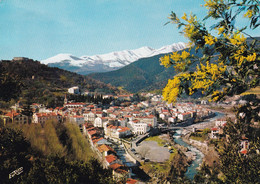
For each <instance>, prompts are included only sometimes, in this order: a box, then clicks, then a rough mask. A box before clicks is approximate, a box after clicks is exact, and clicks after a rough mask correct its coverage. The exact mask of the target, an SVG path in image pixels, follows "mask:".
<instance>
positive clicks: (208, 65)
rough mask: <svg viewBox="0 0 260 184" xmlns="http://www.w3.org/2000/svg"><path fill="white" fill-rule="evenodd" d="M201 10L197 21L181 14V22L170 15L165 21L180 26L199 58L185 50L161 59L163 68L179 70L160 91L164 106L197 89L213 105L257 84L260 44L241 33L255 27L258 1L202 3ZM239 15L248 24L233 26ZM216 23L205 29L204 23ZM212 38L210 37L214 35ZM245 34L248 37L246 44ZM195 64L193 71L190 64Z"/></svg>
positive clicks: (210, 1) (222, 0) (257, 21)
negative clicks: (205, 12) (202, 13)
mask: <svg viewBox="0 0 260 184" xmlns="http://www.w3.org/2000/svg"><path fill="white" fill-rule="evenodd" d="M205 2H206V4H205V5H204V7H206V8H207V9H208V15H207V16H206V17H205V18H204V19H203V20H202V21H200V20H198V18H197V17H196V16H195V15H193V14H190V15H189V16H187V15H186V14H184V15H183V16H182V18H181V19H182V20H180V19H179V18H178V17H177V15H176V14H175V13H174V12H172V13H171V15H170V17H169V18H170V22H171V23H175V24H177V27H178V28H183V30H182V34H184V36H185V37H186V38H188V39H189V41H190V42H189V44H190V46H193V47H195V48H196V50H197V51H198V50H201V52H202V53H203V56H202V57H196V56H194V55H190V53H189V52H186V51H183V52H181V53H179V52H173V53H172V54H169V55H165V56H163V57H161V58H160V62H161V64H162V65H164V66H165V67H170V66H172V65H173V67H174V68H175V69H176V70H177V71H179V72H181V73H179V74H178V75H176V76H175V77H174V78H173V79H170V80H169V81H168V84H167V85H166V87H165V88H164V90H163V97H164V99H165V100H166V101H168V102H175V101H176V98H177V96H179V95H180V94H181V93H183V92H186V93H187V94H188V95H191V94H193V93H194V92H196V91H198V90H200V91H202V93H204V94H205V95H207V96H209V95H211V99H212V100H214V101H218V100H220V99H222V98H224V97H225V96H227V95H228V96H232V95H235V94H241V93H243V92H245V91H246V90H248V89H250V88H254V87H256V86H259V76H258V75H259V63H260V62H259V41H258V40H257V39H255V38H252V37H251V36H250V35H248V34H247V33H246V32H245V31H246V30H248V29H256V28H257V27H258V26H259V24H260V22H259V18H260V16H259V5H260V3H259V1H258V0H241V1H236V0H206V1H205ZM242 13H245V14H244V17H245V18H246V19H248V20H249V22H250V25H249V26H246V27H242V28H240V27H238V25H237V24H236V22H235V20H236V19H237V18H238V16H239V15H240V14H242ZM212 20H214V22H216V24H213V25H212V26H211V27H210V28H211V29H210V30H208V29H207V27H206V26H205V23H208V21H212ZM214 35H215V36H214ZM245 36H249V38H250V42H247V39H246V37H245ZM194 64H198V65H197V68H196V69H195V71H188V69H189V66H191V65H194Z"/></svg>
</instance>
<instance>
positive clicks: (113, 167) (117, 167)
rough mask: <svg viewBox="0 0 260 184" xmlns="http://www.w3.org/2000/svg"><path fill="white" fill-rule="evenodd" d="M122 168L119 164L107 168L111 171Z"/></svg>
mask: <svg viewBox="0 0 260 184" xmlns="http://www.w3.org/2000/svg"><path fill="white" fill-rule="evenodd" d="M122 166H123V165H121V164H118V163H115V164H112V165H110V166H109V167H111V169H113V170H116V169H119V168H120V167H122Z"/></svg>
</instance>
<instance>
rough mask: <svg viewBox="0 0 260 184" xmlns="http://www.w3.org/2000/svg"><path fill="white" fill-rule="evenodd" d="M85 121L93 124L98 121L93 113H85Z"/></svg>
mask: <svg viewBox="0 0 260 184" xmlns="http://www.w3.org/2000/svg"><path fill="white" fill-rule="evenodd" d="M83 116H84V120H85V121H87V122H91V123H93V122H94V121H95V119H96V114H95V113H94V112H92V111H87V112H84V113H83Z"/></svg>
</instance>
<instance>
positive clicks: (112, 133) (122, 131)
mask: <svg viewBox="0 0 260 184" xmlns="http://www.w3.org/2000/svg"><path fill="white" fill-rule="evenodd" d="M104 130H105V135H106V136H107V137H110V138H116V139H120V138H122V137H126V136H129V135H131V131H130V128H128V127H121V126H114V125H108V126H107V127H106V128H105V129H104Z"/></svg>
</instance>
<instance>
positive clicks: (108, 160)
mask: <svg viewBox="0 0 260 184" xmlns="http://www.w3.org/2000/svg"><path fill="white" fill-rule="evenodd" d="M116 160H117V157H116V156H115V155H108V156H106V161H107V162H108V163H112V162H114V161H116Z"/></svg>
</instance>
